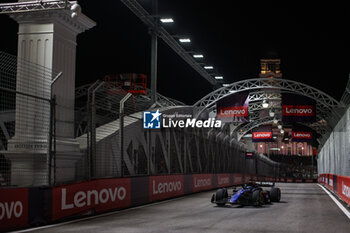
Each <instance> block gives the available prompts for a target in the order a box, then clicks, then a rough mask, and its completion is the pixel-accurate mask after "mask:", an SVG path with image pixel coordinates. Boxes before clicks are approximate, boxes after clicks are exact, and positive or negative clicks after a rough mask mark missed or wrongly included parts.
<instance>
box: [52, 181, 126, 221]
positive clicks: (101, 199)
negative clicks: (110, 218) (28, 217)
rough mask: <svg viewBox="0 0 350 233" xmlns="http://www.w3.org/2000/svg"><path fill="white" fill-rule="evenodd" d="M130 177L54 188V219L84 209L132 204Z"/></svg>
mask: <svg viewBox="0 0 350 233" xmlns="http://www.w3.org/2000/svg"><path fill="white" fill-rule="evenodd" d="M130 185H131V184H130V179H129V178H121V179H105V180H95V181H90V182H82V183H78V184H72V185H66V186H63V187H57V188H53V190H52V196H53V198H52V219H53V220H56V219H59V218H63V217H66V216H71V215H74V214H77V213H82V212H83V211H88V210H90V209H95V211H96V212H102V211H106V210H109V209H117V208H123V207H128V206H130V204H131V195H130Z"/></svg>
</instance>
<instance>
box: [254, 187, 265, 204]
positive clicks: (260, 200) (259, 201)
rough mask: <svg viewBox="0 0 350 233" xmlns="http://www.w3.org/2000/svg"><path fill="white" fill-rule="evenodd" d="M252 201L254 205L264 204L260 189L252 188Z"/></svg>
mask: <svg viewBox="0 0 350 233" xmlns="http://www.w3.org/2000/svg"><path fill="white" fill-rule="evenodd" d="M252 201H253V202H254V204H255V205H256V206H262V205H263V204H264V196H263V193H262V192H261V190H254V191H253V194H252Z"/></svg>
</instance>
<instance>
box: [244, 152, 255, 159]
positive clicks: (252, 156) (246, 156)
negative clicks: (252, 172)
mask: <svg viewBox="0 0 350 233" xmlns="http://www.w3.org/2000/svg"><path fill="white" fill-rule="evenodd" d="M245 158H246V159H254V152H245Z"/></svg>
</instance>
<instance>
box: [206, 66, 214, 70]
mask: <svg viewBox="0 0 350 233" xmlns="http://www.w3.org/2000/svg"><path fill="white" fill-rule="evenodd" d="M204 69H206V70H212V69H214V67H213V66H204Z"/></svg>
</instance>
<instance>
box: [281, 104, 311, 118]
mask: <svg viewBox="0 0 350 233" xmlns="http://www.w3.org/2000/svg"><path fill="white" fill-rule="evenodd" d="M283 116H315V107H314V106H303V105H298V106H294V105H283Z"/></svg>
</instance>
